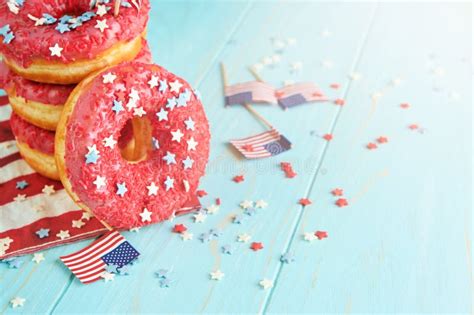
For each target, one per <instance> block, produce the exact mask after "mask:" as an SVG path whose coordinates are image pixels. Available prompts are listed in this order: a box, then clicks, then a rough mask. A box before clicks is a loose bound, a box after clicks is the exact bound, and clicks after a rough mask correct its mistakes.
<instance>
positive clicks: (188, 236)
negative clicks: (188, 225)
mask: <svg viewBox="0 0 474 315" xmlns="http://www.w3.org/2000/svg"><path fill="white" fill-rule="evenodd" d="M181 239H182V240H183V241H190V240H192V239H193V234H192V233H189V232H187V231H185V232H183V233H181Z"/></svg>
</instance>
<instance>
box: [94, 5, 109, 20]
mask: <svg viewBox="0 0 474 315" xmlns="http://www.w3.org/2000/svg"><path fill="white" fill-rule="evenodd" d="M96 14H97V15H98V16H100V17H102V16H104V15H106V14H107V7H106V6H105V5H103V4H99V5H98V6H97V12H96Z"/></svg>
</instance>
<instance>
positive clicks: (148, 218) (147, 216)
mask: <svg viewBox="0 0 474 315" xmlns="http://www.w3.org/2000/svg"><path fill="white" fill-rule="evenodd" d="M140 217H141V218H142V222H151V211H148V209H147V208H143V211H142V213H140Z"/></svg>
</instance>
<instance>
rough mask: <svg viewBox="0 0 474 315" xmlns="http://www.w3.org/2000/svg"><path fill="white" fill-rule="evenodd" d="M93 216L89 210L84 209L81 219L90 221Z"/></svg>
mask: <svg viewBox="0 0 474 315" xmlns="http://www.w3.org/2000/svg"><path fill="white" fill-rule="evenodd" d="M92 217H93V215H92V214H91V213H90V212H89V211H84V212H83V213H82V217H81V220H87V221H89V220H90V219H91V218H92Z"/></svg>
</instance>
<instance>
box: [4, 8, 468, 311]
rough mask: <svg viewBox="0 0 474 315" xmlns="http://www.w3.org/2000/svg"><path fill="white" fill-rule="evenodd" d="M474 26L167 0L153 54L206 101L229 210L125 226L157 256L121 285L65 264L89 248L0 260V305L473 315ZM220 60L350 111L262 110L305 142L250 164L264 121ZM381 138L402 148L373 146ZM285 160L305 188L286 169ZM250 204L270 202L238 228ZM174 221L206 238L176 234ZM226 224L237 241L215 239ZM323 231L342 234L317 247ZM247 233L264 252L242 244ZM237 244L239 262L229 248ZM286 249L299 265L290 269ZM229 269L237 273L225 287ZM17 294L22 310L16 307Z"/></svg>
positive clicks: (390, 14)
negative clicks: (247, 139) (208, 236)
mask: <svg viewBox="0 0 474 315" xmlns="http://www.w3.org/2000/svg"><path fill="white" fill-rule="evenodd" d="M471 22H472V17H471V4H469V3H465V4H447V3H446V4H441V3H438V4H433V3H425V4H411V3H381V4H376V3H355V2H351V3H347V2H346V3H337V2H322V3H316V2H311V1H303V2H296V1H295V2H290V1H279V2H276V1H275V2H266V1H234V2H228V1H225V2H223V1H220V2H219V1H199V2H197V1H179V2H178V1H173V2H171V1H168V2H166V1H160V2H159V3H158V1H156V2H154V3H153V10H152V12H151V17H150V25H149V28H148V38H149V41H150V44H151V47H152V50H153V56H154V60H155V62H156V63H158V64H161V65H163V66H165V67H166V68H168V69H170V70H171V71H173V72H175V73H177V74H179V75H181V76H183V77H184V78H186V79H187V80H188V81H189V82H190V83H191V84H193V85H194V86H195V87H197V88H198V89H199V90H200V91H201V93H202V95H203V102H204V104H205V107H206V112H207V114H208V117H209V120H210V125H211V132H212V143H211V144H212V146H211V151H212V152H211V157H210V162H209V165H208V170H207V174H206V176H205V177H204V178H203V180H202V185H201V187H202V189H205V190H206V191H207V192H208V196H206V197H205V198H202V199H201V200H202V202H203V205H204V206H209V205H211V204H213V203H214V200H215V198H220V199H221V201H222V205H221V206H220V210H219V212H218V213H216V214H214V215H209V216H208V217H207V219H206V221H205V222H204V223H193V220H192V217H191V216H184V217H179V218H177V219H175V220H174V222H164V223H162V224H157V225H154V226H149V227H146V228H143V229H141V230H140V231H139V232H138V233H134V232H125V233H124V234H125V235H126V237H127V239H128V240H129V241H130V242H131V243H132V244H134V245H135V246H136V247H137V248H138V249H139V250H140V252H141V253H142V257H141V259H140V262H139V263H138V264H136V265H134V266H133V268H132V269H131V274H130V275H128V276H123V277H118V276H117V277H116V278H115V281H113V282H104V281H98V282H96V283H94V284H91V285H82V284H81V283H80V282H79V281H78V280H77V279H75V278H74V277H73V276H72V275H71V274H70V273H69V271H68V270H67V269H66V268H65V267H64V266H63V265H62V264H61V263H60V261H59V260H58V257H59V256H60V255H63V254H66V253H71V252H74V251H76V250H78V249H80V248H83V247H84V246H85V245H86V244H88V243H90V241H84V242H80V243H77V244H73V245H69V246H62V247H58V248H54V249H51V250H47V251H44V255H45V258H46V260H45V261H43V262H41V263H40V264H35V263H33V262H31V255H30V256H26V257H24V260H25V263H24V264H23V265H22V266H21V268H19V269H8V268H7V267H6V264H0V281H1V303H0V311H1V312H2V313H71V312H76V313H77V312H81V313H106V312H112V313H118V312H127V313H139V312H143V313H145V312H147V313H149V312H155V313H158V312H159V313H185V312H186V313H188V312H189V313H257V312H269V313H277V312H292V313H302V312H307V313H316V312H334V313H350V312H363V313H368V312H377V313H379V312H380V313H381V312H386V313H392V312H413V313H421V312H450V313H470V312H472V298H473V259H472V244H471V242H472V177H471V176H472V86H473V85H472V72H471V61H472V60H471V55H470V52H471V42H472V34H471V31H470V30H471ZM283 46H284V48H282V47H283ZM274 55H278V56H277V57H273V56H274ZM266 57H267V58H266ZM268 57H270V58H268ZM265 58H266V59H265ZM270 61H271V63H272V64H268V63H270ZM220 62H225V63H226V66H227V72H228V75H229V80H230V82H231V83H237V82H242V81H245V80H250V79H252V76H251V74H250V73H249V71H248V69H247V68H248V67H249V66H252V65H256V64H257V67H260V66H258V64H262V65H263V67H260V68H261V69H260V75H261V76H262V78H263V79H264V80H266V81H268V82H270V83H272V84H274V85H276V86H281V85H282V84H283V83H284V82H285V81H286V82H288V81H295V82H298V81H308V80H309V81H313V82H316V83H317V84H318V85H319V86H320V87H321V88H322V89H323V90H324V92H325V93H326V94H327V95H328V96H329V97H330V98H331V99H336V98H342V99H344V100H345V105H344V106H338V105H335V104H333V103H332V102H326V103H317V104H316V103H314V104H307V105H302V106H300V107H295V108H291V109H289V110H287V111H283V110H281V109H279V108H278V107H273V106H264V105H262V106H258V105H256V107H255V108H256V109H257V110H258V111H259V112H260V113H261V114H262V115H263V116H265V117H266V118H267V119H268V120H269V121H271V122H272V123H273V124H274V125H275V126H276V127H277V128H278V129H279V130H280V131H281V132H282V133H283V134H284V135H285V136H286V137H287V138H288V139H290V140H291V141H292V142H293V145H294V146H293V149H292V150H290V151H288V152H286V153H283V154H281V155H279V156H276V157H273V158H269V159H264V160H259V161H249V160H242V159H240V158H239V157H238V156H237V155H236V154H235V152H233V151H232V150H230V148H229V146H228V144H227V143H228V141H229V140H230V139H234V138H239V137H244V136H249V135H252V134H256V133H258V132H261V131H263V130H264V127H263V126H262V125H261V124H260V123H259V122H258V121H257V120H255V119H254V117H252V116H251V115H250V114H249V113H248V112H247V111H246V110H245V109H244V108H242V107H240V106H234V107H230V108H225V107H224V106H223V95H222V82H221V78H220V73H219V63H220ZM265 63H267V64H266V65H264V64H265ZM333 83H338V84H340V88H339V89H334V88H331V87H330V85H331V84H333ZM402 103H409V104H410V105H411V106H410V107H409V108H406V109H404V108H402V107H400V104H402ZM411 124H417V125H418V128H417V129H415V130H411V129H410V128H409V126H410V125H411ZM327 133H330V134H332V135H333V139H332V140H331V141H326V140H324V139H323V138H322V135H324V134H327ZM379 136H386V137H388V140H389V141H388V143H386V144H379V145H378V148H377V149H375V150H369V149H368V148H367V147H366V145H367V144H368V143H369V142H374V143H376V138H378V137H379ZM282 161H288V162H291V163H292V165H293V168H294V169H295V171H296V172H297V173H298V175H297V176H296V177H295V178H293V179H287V178H285V177H284V174H283V172H282V171H281V170H280V166H279V164H280V162H282ZM239 174H243V175H244V176H245V181H244V182H242V183H239V184H237V183H235V182H233V181H232V177H233V176H235V175H239ZM334 188H343V189H344V196H345V198H346V199H347V200H348V203H349V205H348V206H347V207H343V208H340V207H337V206H336V205H335V204H334V203H335V200H336V198H335V197H334V196H333V195H332V194H331V190H332V189H334ZM300 198H309V199H310V200H312V202H313V203H312V204H311V205H309V206H306V207H303V206H301V205H299V204H298V200H299V199H300ZM246 199H248V200H252V201H256V200H260V199H263V200H265V201H267V202H268V204H269V205H268V207H267V208H266V209H259V210H258V211H257V213H256V214H255V215H254V216H252V217H249V218H247V220H246V221H245V222H243V223H242V224H233V223H232V217H233V216H234V215H236V214H241V213H242V209H240V208H239V204H240V202H241V201H243V200H246ZM176 223H184V224H185V225H186V226H187V227H188V229H189V231H190V232H191V233H193V234H194V239H193V240H190V241H187V242H184V241H183V240H181V238H180V237H179V235H178V234H175V233H171V228H172V226H173V225H174V224H176ZM211 228H218V229H220V230H221V231H222V235H221V236H220V237H219V238H217V239H215V240H212V241H210V242H206V243H201V242H200V241H199V240H198V236H199V235H200V234H201V233H204V232H207V231H208V230H209V229H211ZM316 230H321V231H327V233H328V238H325V239H323V240H315V241H312V242H308V241H305V240H304V239H303V235H304V233H305V232H314V231H316ZM241 233H247V234H249V235H251V236H252V241H258V242H262V243H263V245H264V248H263V249H262V250H260V251H258V252H254V251H252V250H251V249H250V248H249V246H250V243H240V242H237V241H236V239H237V236H238V235H239V234H241ZM227 244H230V245H231V247H232V249H233V251H232V254H231V255H228V254H224V253H223V252H222V250H221V247H222V246H224V245H227ZM286 252H290V253H292V255H294V258H295V261H294V262H292V263H290V264H284V263H282V262H281V261H280V256H281V255H282V254H283V253H286ZM161 268H165V269H172V273H171V276H170V277H171V279H172V282H171V284H170V286H169V288H161V287H160V285H159V280H158V279H157V278H156V277H155V275H154V274H155V272H156V271H157V270H158V269H161ZM217 269H220V270H221V271H222V272H223V273H224V274H225V276H224V277H223V279H222V280H220V281H214V280H210V276H209V273H210V272H212V271H215V270H217ZM262 279H268V280H270V281H271V282H273V287H271V288H268V289H266V290H265V289H263V288H262V287H261V286H260V285H259V282H260V281H261V280H262ZM15 296H19V297H23V298H25V299H26V302H25V304H24V306H23V307H21V308H15V309H13V308H11V307H10V305H9V301H10V299H12V298H13V297H15Z"/></svg>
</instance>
